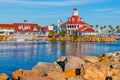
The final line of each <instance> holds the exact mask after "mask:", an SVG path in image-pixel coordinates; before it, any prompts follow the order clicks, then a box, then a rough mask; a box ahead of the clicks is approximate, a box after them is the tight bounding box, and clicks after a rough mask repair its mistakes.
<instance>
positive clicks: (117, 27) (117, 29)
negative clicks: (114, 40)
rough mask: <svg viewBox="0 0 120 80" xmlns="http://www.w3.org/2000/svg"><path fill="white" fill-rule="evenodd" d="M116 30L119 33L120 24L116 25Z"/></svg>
mask: <svg viewBox="0 0 120 80" xmlns="http://www.w3.org/2000/svg"><path fill="white" fill-rule="evenodd" d="M116 32H117V33H120V26H119V25H117V26H116Z"/></svg>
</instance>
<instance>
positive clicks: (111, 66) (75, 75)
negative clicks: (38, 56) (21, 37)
mask: <svg viewBox="0 0 120 80" xmlns="http://www.w3.org/2000/svg"><path fill="white" fill-rule="evenodd" d="M12 78H13V80H119V79H120V52H119V51H117V52H114V53H107V54H102V55H98V56H82V57H74V56H62V57H60V58H58V59H57V60H56V61H55V62H53V63H47V62H39V63H38V64H36V65H35V66H34V67H33V68H32V69H31V70H24V69H19V70H16V71H15V72H13V73H12Z"/></svg>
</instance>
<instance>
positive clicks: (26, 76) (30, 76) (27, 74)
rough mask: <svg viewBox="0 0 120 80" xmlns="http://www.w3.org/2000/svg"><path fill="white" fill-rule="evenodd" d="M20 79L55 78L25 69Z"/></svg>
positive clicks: (43, 79)
mask: <svg viewBox="0 0 120 80" xmlns="http://www.w3.org/2000/svg"><path fill="white" fill-rule="evenodd" d="M19 79H20V80H53V79H51V78H49V77H47V75H45V76H41V75H39V74H38V73H36V72H33V71H30V70H26V71H24V72H23V75H22V76H20V78H19Z"/></svg>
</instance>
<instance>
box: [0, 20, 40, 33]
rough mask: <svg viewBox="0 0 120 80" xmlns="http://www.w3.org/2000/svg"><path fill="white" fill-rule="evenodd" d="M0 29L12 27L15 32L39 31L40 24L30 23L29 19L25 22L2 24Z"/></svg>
mask: <svg viewBox="0 0 120 80" xmlns="http://www.w3.org/2000/svg"><path fill="white" fill-rule="evenodd" d="M0 29H1V30H2V29H6V30H7V29H8V30H9V29H12V30H14V32H37V31H39V29H40V28H39V26H38V24H30V23H28V21H27V20H24V22H23V23H13V24H0Z"/></svg>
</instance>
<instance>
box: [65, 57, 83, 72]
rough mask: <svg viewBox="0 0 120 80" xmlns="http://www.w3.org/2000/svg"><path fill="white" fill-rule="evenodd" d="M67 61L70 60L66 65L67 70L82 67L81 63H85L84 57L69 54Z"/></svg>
mask: <svg viewBox="0 0 120 80" xmlns="http://www.w3.org/2000/svg"><path fill="white" fill-rule="evenodd" d="M67 61H68V62H67V63H66V65H65V70H70V69H77V68H81V65H83V64H85V62H84V61H83V60H82V59H80V58H78V57H74V56H68V57H67Z"/></svg>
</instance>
